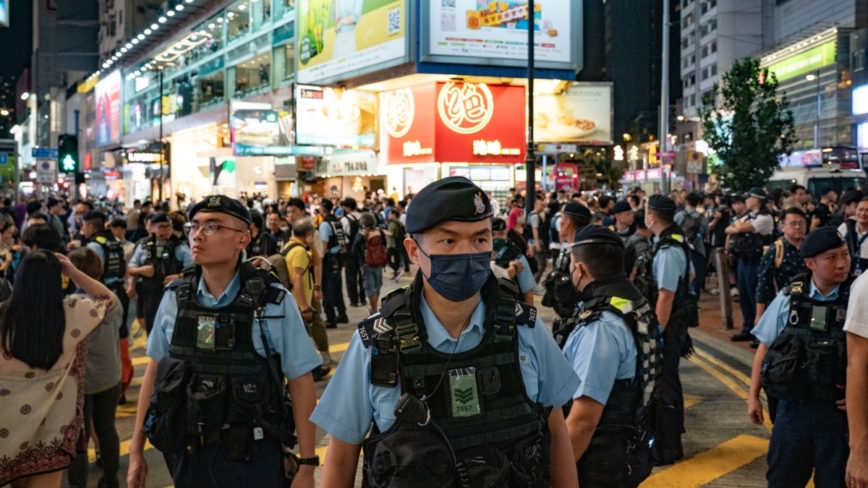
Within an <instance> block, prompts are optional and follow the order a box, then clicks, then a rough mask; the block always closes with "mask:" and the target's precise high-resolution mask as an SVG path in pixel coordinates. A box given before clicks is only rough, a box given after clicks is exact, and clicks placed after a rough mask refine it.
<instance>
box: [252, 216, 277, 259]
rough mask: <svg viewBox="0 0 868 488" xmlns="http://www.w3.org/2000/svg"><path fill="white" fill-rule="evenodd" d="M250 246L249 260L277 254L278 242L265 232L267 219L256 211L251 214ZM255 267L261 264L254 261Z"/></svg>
mask: <svg viewBox="0 0 868 488" xmlns="http://www.w3.org/2000/svg"><path fill="white" fill-rule="evenodd" d="M250 219H251V220H250V246H248V247H247V249H246V251H247V259H252V258H255V257H260V258H267V257H268V256H271V255H272V254H275V253H276V252H277V242H276V241H275V240H274V238H273V237H271V235H269V234H268V232H266V231H265V218H264V217H263V216H262V214H261V213H259V212H258V211H256V210H254V211H252V212H250ZM253 264H254V266H256V265H258V264H259V261H258V260H254V261H253Z"/></svg>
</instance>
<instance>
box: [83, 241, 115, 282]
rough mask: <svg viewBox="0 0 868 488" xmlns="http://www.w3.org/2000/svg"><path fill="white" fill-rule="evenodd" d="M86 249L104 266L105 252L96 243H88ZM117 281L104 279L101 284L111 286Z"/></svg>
mask: <svg viewBox="0 0 868 488" xmlns="http://www.w3.org/2000/svg"><path fill="white" fill-rule="evenodd" d="M87 247H88V249H90V250H92V251H93V252H95V253H96V255H97V256H99V260H100V262H101V263H102V264H103V265H105V251H103V250H102V246H100V245H99V244H98V243H96V242H88V243H87ZM118 281H119V280H118V278H114V277H112V278H106V279H105V281H104V282H103V283H105V284H106V285H111V284H114V283H117V282H118Z"/></svg>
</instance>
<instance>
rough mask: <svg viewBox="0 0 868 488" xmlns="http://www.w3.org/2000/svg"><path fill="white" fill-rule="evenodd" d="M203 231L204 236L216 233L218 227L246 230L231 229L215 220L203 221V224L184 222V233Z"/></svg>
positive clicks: (192, 233)
mask: <svg viewBox="0 0 868 488" xmlns="http://www.w3.org/2000/svg"><path fill="white" fill-rule="evenodd" d="M200 229H201V230H202V232H204V233H205V235H206V236H213V235H214V234H216V233H217V230H218V229H229V230H234V231H235V232H241V233H244V232H247V231H245V230H238V229H233V228H232V227H226V226H225V225H220V224H218V223H217V222H205V223H204V224H199V223H198V222H187V223H186V224H184V233H185V234H186V235H188V236H191V235H194V234H196V233H197V232H199V230H200Z"/></svg>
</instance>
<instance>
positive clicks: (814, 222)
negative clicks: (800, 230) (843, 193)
mask: <svg viewBox="0 0 868 488" xmlns="http://www.w3.org/2000/svg"><path fill="white" fill-rule="evenodd" d="M837 203H838V194H837V193H836V192H835V190H833V189H832V188H823V190H822V191H821V192H820V203H818V204H817V206H816V207H815V208H814V212H813V214H811V230H817V229H819V228H820V227H826V226H830V225H831V226H835V227H837V225H835V222H834V220H833V219H832V214H833V213H835V211H837V210H838V205H837Z"/></svg>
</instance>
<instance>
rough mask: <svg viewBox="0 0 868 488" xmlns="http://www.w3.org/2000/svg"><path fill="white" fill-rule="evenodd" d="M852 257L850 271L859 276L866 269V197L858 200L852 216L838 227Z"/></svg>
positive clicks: (867, 247)
mask: <svg viewBox="0 0 868 488" xmlns="http://www.w3.org/2000/svg"><path fill="white" fill-rule="evenodd" d="M838 232H840V233H841V234H842V235H843V236H844V239H845V240H846V241H847V247H848V249H850V258H851V259H852V265H851V266H852V267H853V269H852V273H853V275H854V276H859V275H861V274H862V273H864V272H866V271H868V198H863V199H862V200H860V201H859V204H858V205H857V207H856V212H855V215H854V217H853V218H850V219H847V221H846V222H844V223H843V224H841V225H840V226H839V227H838Z"/></svg>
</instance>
